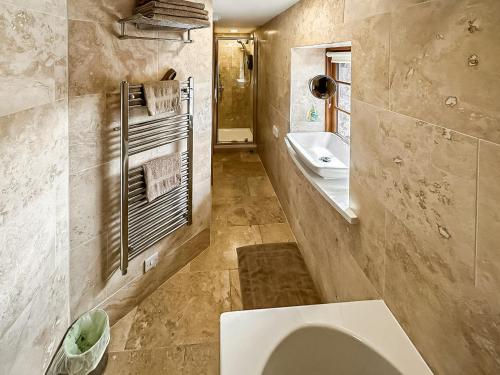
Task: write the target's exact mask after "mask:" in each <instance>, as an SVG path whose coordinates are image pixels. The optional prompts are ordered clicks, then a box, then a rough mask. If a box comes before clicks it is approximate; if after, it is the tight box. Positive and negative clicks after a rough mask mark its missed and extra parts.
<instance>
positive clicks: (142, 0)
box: [137, 0, 205, 9]
mask: <svg viewBox="0 0 500 375" xmlns="http://www.w3.org/2000/svg"><path fill="white" fill-rule="evenodd" d="M150 1H151V0H137V6H141V5H144V4H147V3H149V2H150ZM156 1H158V2H160V3H165V4H172V5H182V6H186V7H191V8H197V9H205V4H202V3H194V2H192V1H186V0H156Z"/></svg>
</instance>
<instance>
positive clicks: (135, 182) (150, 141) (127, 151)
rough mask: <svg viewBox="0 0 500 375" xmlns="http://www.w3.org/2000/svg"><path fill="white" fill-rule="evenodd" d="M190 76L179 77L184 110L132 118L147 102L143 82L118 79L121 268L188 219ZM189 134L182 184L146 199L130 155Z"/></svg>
mask: <svg viewBox="0 0 500 375" xmlns="http://www.w3.org/2000/svg"><path fill="white" fill-rule="evenodd" d="M193 94H194V80H193V78H189V79H188V80H187V81H184V82H181V99H182V101H183V108H184V110H183V113H181V114H169V115H167V116H165V117H162V118H154V119H152V120H147V121H142V122H132V121H131V119H130V110H131V109H132V108H134V107H143V106H145V100H144V92H143V87H142V85H130V84H129V83H128V82H122V83H121V128H120V134H121V148H120V150H121V152H120V153H121V173H120V175H121V179H120V180H121V181H120V187H121V191H120V201H121V207H120V235H121V236H120V238H121V241H120V243H121V244H120V269H121V271H122V274H123V275H125V274H126V273H127V268H128V263H129V261H130V260H132V259H133V258H135V257H136V256H137V255H139V254H141V253H142V252H144V251H145V250H146V249H148V248H149V247H151V246H152V245H154V244H155V243H157V242H158V241H160V240H161V239H163V238H165V237H166V236H168V235H169V234H171V233H173V232H175V231H176V230H177V229H179V228H180V227H182V226H184V225H191V223H192V192H193V111H194V101H193ZM182 140H187V151H185V152H183V153H182V156H181V160H182V163H181V164H182V167H181V175H182V182H181V185H180V186H179V187H178V188H176V189H174V190H172V191H171V192H169V193H167V194H165V195H163V196H161V197H159V198H157V199H156V200H154V201H152V202H148V201H147V199H146V184H145V180H144V172H143V168H142V166H141V167H138V168H133V169H129V157H130V156H132V155H136V154H140V153H142V152H146V151H149V150H153V149H156V148H158V147H162V146H166V145H169V144H172V143H175V142H179V141H182Z"/></svg>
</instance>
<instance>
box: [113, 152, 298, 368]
mask: <svg viewBox="0 0 500 375" xmlns="http://www.w3.org/2000/svg"><path fill="white" fill-rule="evenodd" d="M236 167H238V168H236ZM214 169H215V172H214V185H213V188H214V190H213V205H212V225H211V240H210V246H208V247H207V249H206V250H205V251H204V252H203V253H201V254H200V255H199V256H198V257H196V258H195V259H194V260H192V261H191V262H190V263H189V264H188V265H187V266H186V267H184V268H183V269H182V270H181V271H180V272H178V273H177V274H175V275H174V276H172V277H171V278H170V279H169V280H168V281H166V282H165V283H164V284H162V285H161V286H160V287H159V288H158V289H157V290H156V291H154V292H153V293H152V294H151V295H150V296H149V297H147V298H146V299H145V300H144V301H142V302H141V303H139V305H138V306H137V307H136V308H134V309H133V310H132V311H131V312H130V313H129V314H128V315H126V316H125V317H124V318H122V319H121V320H119V321H118V322H117V323H116V324H115V325H114V326H113V328H112V330H111V335H112V341H111V344H110V353H109V363H108V367H107V370H106V374H107V375H114V374H120V375H126V374H127V375H128V374H134V375H143V374H144V375H146V374H155V375H160V374H166V375H168V374H185V375H188V374H189V375H190V374H200V375H201V374H203V375H217V374H219V318H220V314H221V313H223V312H227V311H235V310H241V309H242V307H241V296H240V286H239V276H238V259H237V255H236V249H237V248H238V247H240V246H246V245H254V244H261V243H273V242H290V241H295V239H294V236H293V234H292V232H291V229H290V226H289V225H288V223H287V222H286V219H285V217H284V214H283V211H282V209H281V206H280V205H279V202H278V201H277V198H276V195H275V193H274V190H273V188H272V186H271V183H270V181H269V178H268V177H267V174H266V172H265V170H264V167H263V165H262V163H261V162H260V160H259V157H258V156H257V154H255V153H250V152H230V153H223V154H215V155H214ZM235 201H237V202H238V209H236V210H235V211H232V210H233V208H234V202H235ZM270 202H275V204H276V206H273V208H272V210H271V214H262V212H265V211H266V210H267V208H268V207H269V204H270ZM222 212H224V213H225V212H233V214H232V215H230V216H231V217H233V218H234V220H220V217H221V216H223V215H225V214H221V213H222ZM219 215H221V216H219Z"/></svg>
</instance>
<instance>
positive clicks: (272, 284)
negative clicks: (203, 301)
mask: <svg viewBox="0 0 500 375" xmlns="http://www.w3.org/2000/svg"><path fill="white" fill-rule="evenodd" d="M237 252H238V264H239V274H240V284H241V300H242V303H243V308H244V309H245V310H252V309H264V308H271V307H286V306H300V305H313V304H318V303H321V299H320V297H319V294H318V292H317V290H316V287H315V286H314V283H313V281H312V279H311V275H309V272H308V271H307V268H306V264H305V262H304V259H303V258H302V255H301V253H300V250H299V248H298V247H297V244H296V243H273V244H264V245H252V246H245V247H240V248H238V249H237Z"/></svg>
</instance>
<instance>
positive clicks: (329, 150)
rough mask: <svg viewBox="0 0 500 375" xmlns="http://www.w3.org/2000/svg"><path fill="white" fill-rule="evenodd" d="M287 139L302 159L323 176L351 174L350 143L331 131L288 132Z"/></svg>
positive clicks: (335, 177) (334, 176)
mask: <svg viewBox="0 0 500 375" xmlns="http://www.w3.org/2000/svg"><path fill="white" fill-rule="evenodd" d="M286 137H287V139H288V141H289V143H290V145H291V146H292V148H293V149H294V150H295V152H296V153H297V155H298V157H299V158H300V160H301V161H302V162H303V163H304V164H305V165H306V166H307V167H308V168H309V169H311V170H312V171H313V172H314V173H316V174H318V175H319V176H321V177H323V178H329V179H330V178H331V179H339V178H345V177H348V176H349V163H350V155H349V145H348V144H347V143H345V142H344V141H343V140H342V139H341V138H340V137H339V136H338V135H336V134H334V133H329V132H303V133H288V134H287V136H286Z"/></svg>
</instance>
